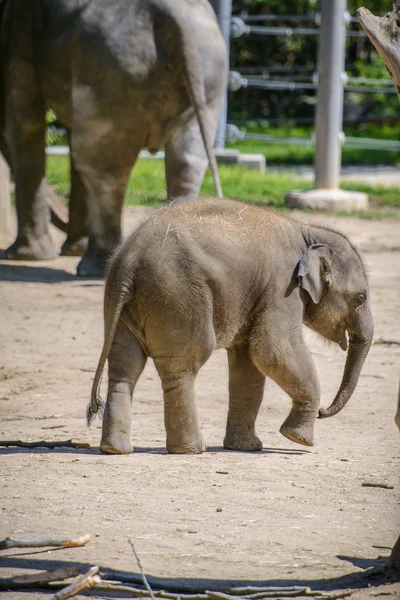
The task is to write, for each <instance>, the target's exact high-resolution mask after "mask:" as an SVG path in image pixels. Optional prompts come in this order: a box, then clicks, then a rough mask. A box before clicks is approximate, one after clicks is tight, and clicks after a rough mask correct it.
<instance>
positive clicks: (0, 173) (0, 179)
mask: <svg viewBox="0 0 400 600" xmlns="http://www.w3.org/2000/svg"><path fill="white" fill-rule="evenodd" d="M10 221H11V200H10V169H9V168H8V165H7V163H6V161H5V160H4V158H3V155H2V154H1V153H0V235H8V234H9V233H10V230H11V223H10Z"/></svg>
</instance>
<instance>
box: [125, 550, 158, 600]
mask: <svg viewBox="0 0 400 600" xmlns="http://www.w3.org/2000/svg"><path fill="white" fill-rule="evenodd" d="M129 543H130V545H131V547H132V551H133V554H134V555H135V558H136V561H137V564H138V566H139V569H140V574H141V576H142V579H143V583H144V585H145V586H146V589H147V591H148V592H149V594H150V597H151V598H152V600H155V596H154V594H153V590H152V589H151V587H150V585H149V582H148V581H147V578H146V575H145V573H144V570H143V567H142V563H141V562H140V558H139V556H138V555H137V553H136V550H135V546H134V545H133V542H132V540H129Z"/></svg>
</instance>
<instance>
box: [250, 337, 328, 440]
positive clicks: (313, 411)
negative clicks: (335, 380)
mask: <svg viewBox="0 0 400 600" xmlns="http://www.w3.org/2000/svg"><path fill="white" fill-rule="evenodd" d="M286 342H288V340H286ZM282 356H284V357H285V362H283V360H282V359H281V357H282ZM253 359H254V361H255V363H256V364H257V366H258V368H259V369H260V370H262V371H263V373H265V375H267V376H268V377H270V378H271V379H273V380H274V381H275V382H276V383H277V384H278V385H279V386H280V387H281V388H282V389H283V390H284V391H285V392H286V393H287V394H289V396H290V397H291V398H292V400H293V405H292V409H291V411H290V413H289V415H288V416H287V418H286V419H285V421H284V423H283V424H282V426H281V428H280V430H279V431H280V432H281V434H282V435H284V436H285V437H287V438H288V439H289V440H292V442H297V443H298V444H302V445H304V446H313V445H314V424H315V419H316V417H317V414H318V407H319V401H320V391H319V383H318V378H317V373H316V371H315V367H314V364H313V362H312V360H311V357H310V355H309V352H308V350H307V348H306V346H305V344H304V342H303V341H300V340H299V339H297V341H296V344H289V343H286V347H285V352H284V353H283V352H281V351H278V352H276V354H275V355H273V354H272V353H271V352H270V351H269V352H265V353H264V352H263V351H262V350H261V351H260V348H257V349H255V351H254V353H253Z"/></svg>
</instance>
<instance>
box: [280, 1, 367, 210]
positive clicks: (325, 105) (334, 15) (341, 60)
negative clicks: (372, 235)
mask: <svg viewBox="0 0 400 600" xmlns="http://www.w3.org/2000/svg"><path fill="white" fill-rule="evenodd" d="M346 8H347V0H321V31H320V37H319V48H318V94H317V109H316V121H315V125H316V148H315V159H314V166H315V180H314V189H313V190H309V191H306V192H289V194H288V195H287V196H286V201H287V204H288V206H290V207H292V208H307V209H310V208H311V209H322V210H323V209H333V210H362V209H365V208H367V207H368V197H367V196H366V195H365V194H362V193H360V192H347V191H344V190H340V189H339V181H340V165H341V154H342V152H341V142H342V139H343V133H342V121H343V77H344V64H345V50H346V23H345V13H346Z"/></svg>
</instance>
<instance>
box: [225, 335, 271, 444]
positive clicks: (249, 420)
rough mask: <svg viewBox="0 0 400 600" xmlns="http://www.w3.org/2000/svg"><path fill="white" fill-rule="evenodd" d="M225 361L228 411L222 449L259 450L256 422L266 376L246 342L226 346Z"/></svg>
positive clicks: (259, 442)
mask: <svg viewBox="0 0 400 600" xmlns="http://www.w3.org/2000/svg"><path fill="white" fill-rule="evenodd" d="M228 361H229V412H228V422H227V426H226V436H225V439H224V448H229V449H230V450H242V451H245V452H252V451H255V450H262V442H261V440H260V439H259V438H258V437H257V435H256V432H255V422H256V418H257V414H258V411H259V409H260V406H261V402H262V398H263V393H264V385H265V377H264V375H262V373H260V371H259V370H258V369H257V367H256V366H255V365H254V363H253V361H252V359H251V357H250V351H249V346H248V345H246V344H242V345H240V346H235V347H233V348H231V349H229V350H228Z"/></svg>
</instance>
